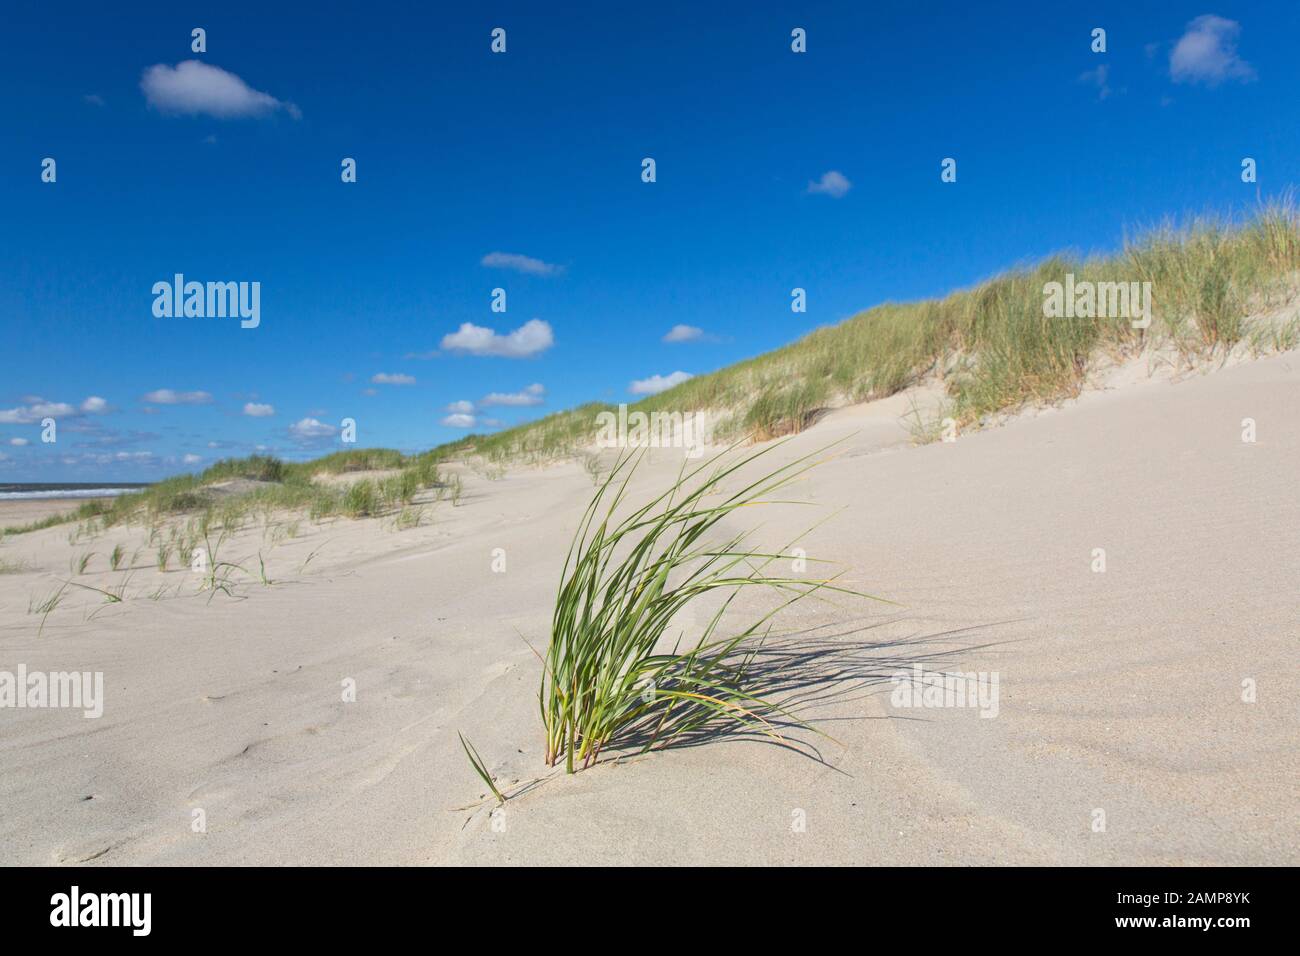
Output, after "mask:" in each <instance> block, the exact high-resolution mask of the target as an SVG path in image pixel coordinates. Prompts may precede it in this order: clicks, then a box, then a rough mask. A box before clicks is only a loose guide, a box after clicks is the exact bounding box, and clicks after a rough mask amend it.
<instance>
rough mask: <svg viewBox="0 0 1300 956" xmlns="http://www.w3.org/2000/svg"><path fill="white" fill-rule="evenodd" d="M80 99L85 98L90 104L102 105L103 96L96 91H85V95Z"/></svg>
mask: <svg viewBox="0 0 1300 956" xmlns="http://www.w3.org/2000/svg"><path fill="white" fill-rule="evenodd" d="M82 99H83V100H85V101H86V102H87V103H89V104H90V105H91V106H103V105H104V98H103V97H102V96H100V95H99V94H98V93H87V94H86V95H85V96H83V97H82Z"/></svg>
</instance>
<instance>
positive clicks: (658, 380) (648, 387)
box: [627, 371, 695, 395]
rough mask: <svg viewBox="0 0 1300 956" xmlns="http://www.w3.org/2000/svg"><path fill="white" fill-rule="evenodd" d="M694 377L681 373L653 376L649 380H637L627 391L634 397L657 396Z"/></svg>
mask: <svg viewBox="0 0 1300 956" xmlns="http://www.w3.org/2000/svg"><path fill="white" fill-rule="evenodd" d="M694 377H695V376H693V375H691V374H690V373H689V372H680V371H679V372H673V373H672V374H671V375H651V376H650V377H649V378H641V379H637V380H636V381H635V382H633V383H632V384H631V385H629V386H628V387H627V390H628V391H629V392H631V393H632V394H633V395H657V394H658V393H659V392H662V391H665V390H667V389H670V388H672V387H673V386H674V385H680V384H682V382H684V381H686V380H687V379H689V378H694Z"/></svg>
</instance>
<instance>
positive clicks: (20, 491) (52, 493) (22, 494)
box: [0, 481, 150, 501]
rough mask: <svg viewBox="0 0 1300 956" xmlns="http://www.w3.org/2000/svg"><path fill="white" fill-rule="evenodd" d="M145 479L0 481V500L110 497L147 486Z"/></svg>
mask: <svg viewBox="0 0 1300 956" xmlns="http://www.w3.org/2000/svg"><path fill="white" fill-rule="evenodd" d="M149 485H150V482H147V481H144V482H142V481H107V482H105V481H100V482H94V483H87V482H58V481H36V482H29V483H23V482H17V483H10V484H4V483H0V501H15V500H22V499H29V498H31V499H40V498H54V499H57V498H111V497H115V496H117V495H125V494H130V493H131V492H133V491H139V490H141V489H142V488H148V487H149Z"/></svg>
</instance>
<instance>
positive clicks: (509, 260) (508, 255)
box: [479, 252, 564, 276]
mask: <svg viewBox="0 0 1300 956" xmlns="http://www.w3.org/2000/svg"><path fill="white" fill-rule="evenodd" d="M479 264H480V265H484V266H487V267H488V268H489V269H510V270H513V271H514V272H522V273H524V274H525V275H532V276H553V275H557V274H559V273H561V272H563V271H564V268H563V266H557V265H552V264H551V263H549V262H543V261H542V260H541V259H534V258H533V257H532V256H521V255H519V254H518V253H517V252H489V253H488V254H487V255H485V256H484V257H483V258H482V259H481V260H479Z"/></svg>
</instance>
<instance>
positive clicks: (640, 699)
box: [538, 443, 866, 773]
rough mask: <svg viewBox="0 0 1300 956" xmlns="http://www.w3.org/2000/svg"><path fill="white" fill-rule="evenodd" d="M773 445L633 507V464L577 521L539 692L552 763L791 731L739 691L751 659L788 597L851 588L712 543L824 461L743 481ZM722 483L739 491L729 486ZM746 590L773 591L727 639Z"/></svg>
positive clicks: (714, 465) (683, 478)
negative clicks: (731, 522) (696, 612)
mask: <svg viewBox="0 0 1300 956" xmlns="http://www.w3.org/2000/svg"><path fill="white" fill-rule="evenodd" d="M779 446H780V443H778V444H775V445H770V446H768V447H766V448H764V449H762V450H759V451H756V452H751V453H749V454H744V455H740V454H736V453H735V448H734V447H733V448H732V449H728V450H727V451H725V452H723V453H722V454H720V455H718V456H716V457H714V458H712V459H710V460H708V461H706V462H703V463H701V464H698V465H696V466H694V467H693V468H692V469H691V470H689V471H688V470H686V467H685V466H684V467H683V469H682V471H681V472H679V473H678V476H677V479H676V480H675V481H674V482H673V484H672V485H671V486H670V487H669V488H668V489H667V490H665V491H664V492H662V493H661V494H658V495H656V496H655V497H654V498H653V499H652V500H650V501H649V502H647V503H646V504H644V505H642V506H640V507H637V508H634V509H632V510H628V502H627V488H628V482H629V480H630V479H631V477H632V475H633V473H634V471H635V468H636V465H637V463H638V462H639V461H640V456H639V455H632V456H625V457H624V458H622V459H621V460H620V461H619V462H618V463H617V464H616V465H614V467H613V469H612V470H611V472H610V473H609V475H608V476H607V477H606V478H605V479H604V481H603V482H602V483H601V485H600V487H599V488H598V489H597V491H596V493H595V495H594V496H593V498H592V500H591V503H590V504H589V506H588V507H587V510H586V512H585V513H584V515H583V517H582V520H581V522H580V523H579V527H578V530H577V533H576V534H575V536H574V539H573V543H572V546H571V547H570V550H569V554H568V557H567V558H566V560H565V565H564V571H563V574H562V577H561V583H560V589H559V593H558V594H557V596H556V601H555V612H554V617H553V620H552V623H551V640H550V645H549V647H548V648H547V652H546V655H545V657H544V658H543V664H544V666H543V671H542V679H541V687H540V690H539V693H538V701H539V704H540V709H541V719H542V724H543V727H544V732H545V738H546V754H545V760H546V763H547V764H548V765H551V766H554V765H555V764H556V763H557V762H560V761H563V763H564V766H565V768H566V770H567V771H568V772H570V773H572V772H573V771H574V770H575V768H577V767H578V766H579V765H581V766H582V767H587V766H590V765H591V764H593V763H595V762H596V761H597V760H598V759H599V757H600V754H601V751H602V750H605V749H606V748H609V747H615V748H617V747H621V746H623V745H626V744H631V745H633V746H636V747H638V748H639V749H640V750H642V751H645V750H649V749H651V748H653V747H655V746H663V745H666V744H667V743H669V742H671V741H672V740H673V738H675V737H677V736H679V735H681V734H683V733H685V732H687V731H691V730H694V729H696V728H698V727H700V726H701V725H702V724H704V723H706V722H708V721H710V720H713V719H715V718H720V719H723V720H727V721H732V722H735V723H738V724H740V725H743V726H744V727H746V728H748V729H750V730H754V731H758V732H761V733H763V734H767V735H769V736H771V737H773V738H776V739H781V738H780V734H779V730H778V727H777V723H779V722H782V721H794V722H795V723H798V721H797V720H795V718H794V717H793V716H792V715H790V714H788V713H786V712H784V711H783V710H782V709H781V708H780V707H779V706H778V705H777V704H775V703H773V702H771V701H769V700H763V699H760V698H758V697H755V696H753V695H751V694H750V693H749V692H747V691H746V674H745V670H746V666H747V664H748V663H749V661H750V653H749V652H750V651H751V650H752V649H753V647H754V646H755V644H756V643H757V642H759V641H761V639H762V638H763V637H764V636H766V635H767V634H768V633H769V632H770V628H771V624H772V619H773V617H774V616H775V615H776V614H778V613H779V612H780V611H781V610H783V609H784V608H786V607H788V606H789V605H790V604H792V603H794V602H795V601H798V600H801V599H802V598H805V597H807V596H808V595H810V594H812V593H814V592H816V591H819V590H824V589H825V590H833V591H840V592H844V593H848V594H857V592H854V591H851V590H849V589H847V588H843V587H840V586H838V585H836V584H835V583H834V581H835V579H834V578H832V579H828V580H815V581H810V580H806V579H803V578H794V577H787V576H784V575H780V574H771V573H768V571H767V569H768V568H769V567H770V566H771V564H772V563H773V562H774V561H777V560H786V559H789V558H790V557H791V556H790V555H787V554H784V553H782V552H781V551H776V552H765V551H761V550H758V549H755V548H753V547H751V546H749V545H748V544H747V541H748V539H749V533H748V532H740V533H736V534H731V535H729V536H723V537H722V539H721V540H718V537H717V535H716V532H717V531H718V530H719V527H718V526H719V524H720V523H721V522H722V521H723V520H724V519H726V518H728V517H729V516H731V515H733V514H734V513H735V512H737V511H739V510H740V509H742V508H748V507H751V506H753V505H756V504H759V503H763V502H770V496H771V495H773V494H774V493H776V492H778V491H779V490H780V489H782V488H784V487H785V486H786V485H788V484H789V483H790V482H791V481H793V480H795V479H796V478H798V477H799V476H800V475H801V474H803V472H805V471H806V470H807V469H808V468H810V467H812V465H813V464H815V460H814V459H815V457H816V454H820V452H819V453H815V454H814V455H808V456H805V457H802V458H799V459H797V460H796V461H793V462H791V463H789V464H786V465H782V466H781V467H779V468H775V469H773V470H770V471H767V472H766V473H764V474H763V475H762V476H761V477H757V478H749V477H745V473H746V472H747V469H748V468H749V466H751V465H753V464H754V463H755V462H757V461H758V460H759V459H761V458H762V457H763V456H765V455H767V454H768V453H770V452H771V451H773V450H774V449H775V448H777V447H779ZM823 451H824V449H823ZM730 483H735V484H737V485H738V486H739V487H738V488H737V489H736V490H734V491H727V490H725V486H726V485H728V484H730ZM620 512H626V513H623V514H621V516H620ZM791 544H793V542H791ZM787 547H789V546H787ZM756 588H768V589H772V590H773V591H775V592H776V594H777V598H778V600H777V601H776V602H775V607H773V608H772V609H771V610H769V611H768V612H767V613H765V614H761V615H759V616H758V617H757V619H756V620H754V621H752V622H751V623H749V624H747V625H746V626H744V627H743V628H741V629H739V630H735V631H729V630H727V625H729V618H728V614H727V612H728V611H729V610H730V609H731V606H732V603H733V602H734V601H735V599H736V598H737V597H738V596H739V595H740V594H741V593H742V592H745V591H748V590H751V589H756ZM715 593H717V594H719V596H720V600H719V601H718V602H717V607H716V608H714V609H713V610H712V613H711V615H710V617H709V620H708V623H707V625H706V626H705V627H704V628H703V631H702V633H701V635H700V636H699V638H698V639H697V640H695V641H693V642H692V643H691V645H690V646H689V648H688V649H685V650H683V649H682V647H681V638H680V637H679V638H678V643H677V644H676V645H674V646H673V648H672V649H671V650H665V649H664V643H665V640H666V635H667V634H668V632H669V629H670V627H672V626H673V625H674V623H675V622H674V618H675V616H676V615H677V614H678V613H679V612H681V611H683V610H684V609H686V608H687V607H688V606H691V605H692V604H694V603H695V602H697V601H700V600H701V599H705V598H707V597H708V596H710V595H713V594H715ZM860 596H863V597H866V595H860ZM724 632H725V633H724Z"/></svg>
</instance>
